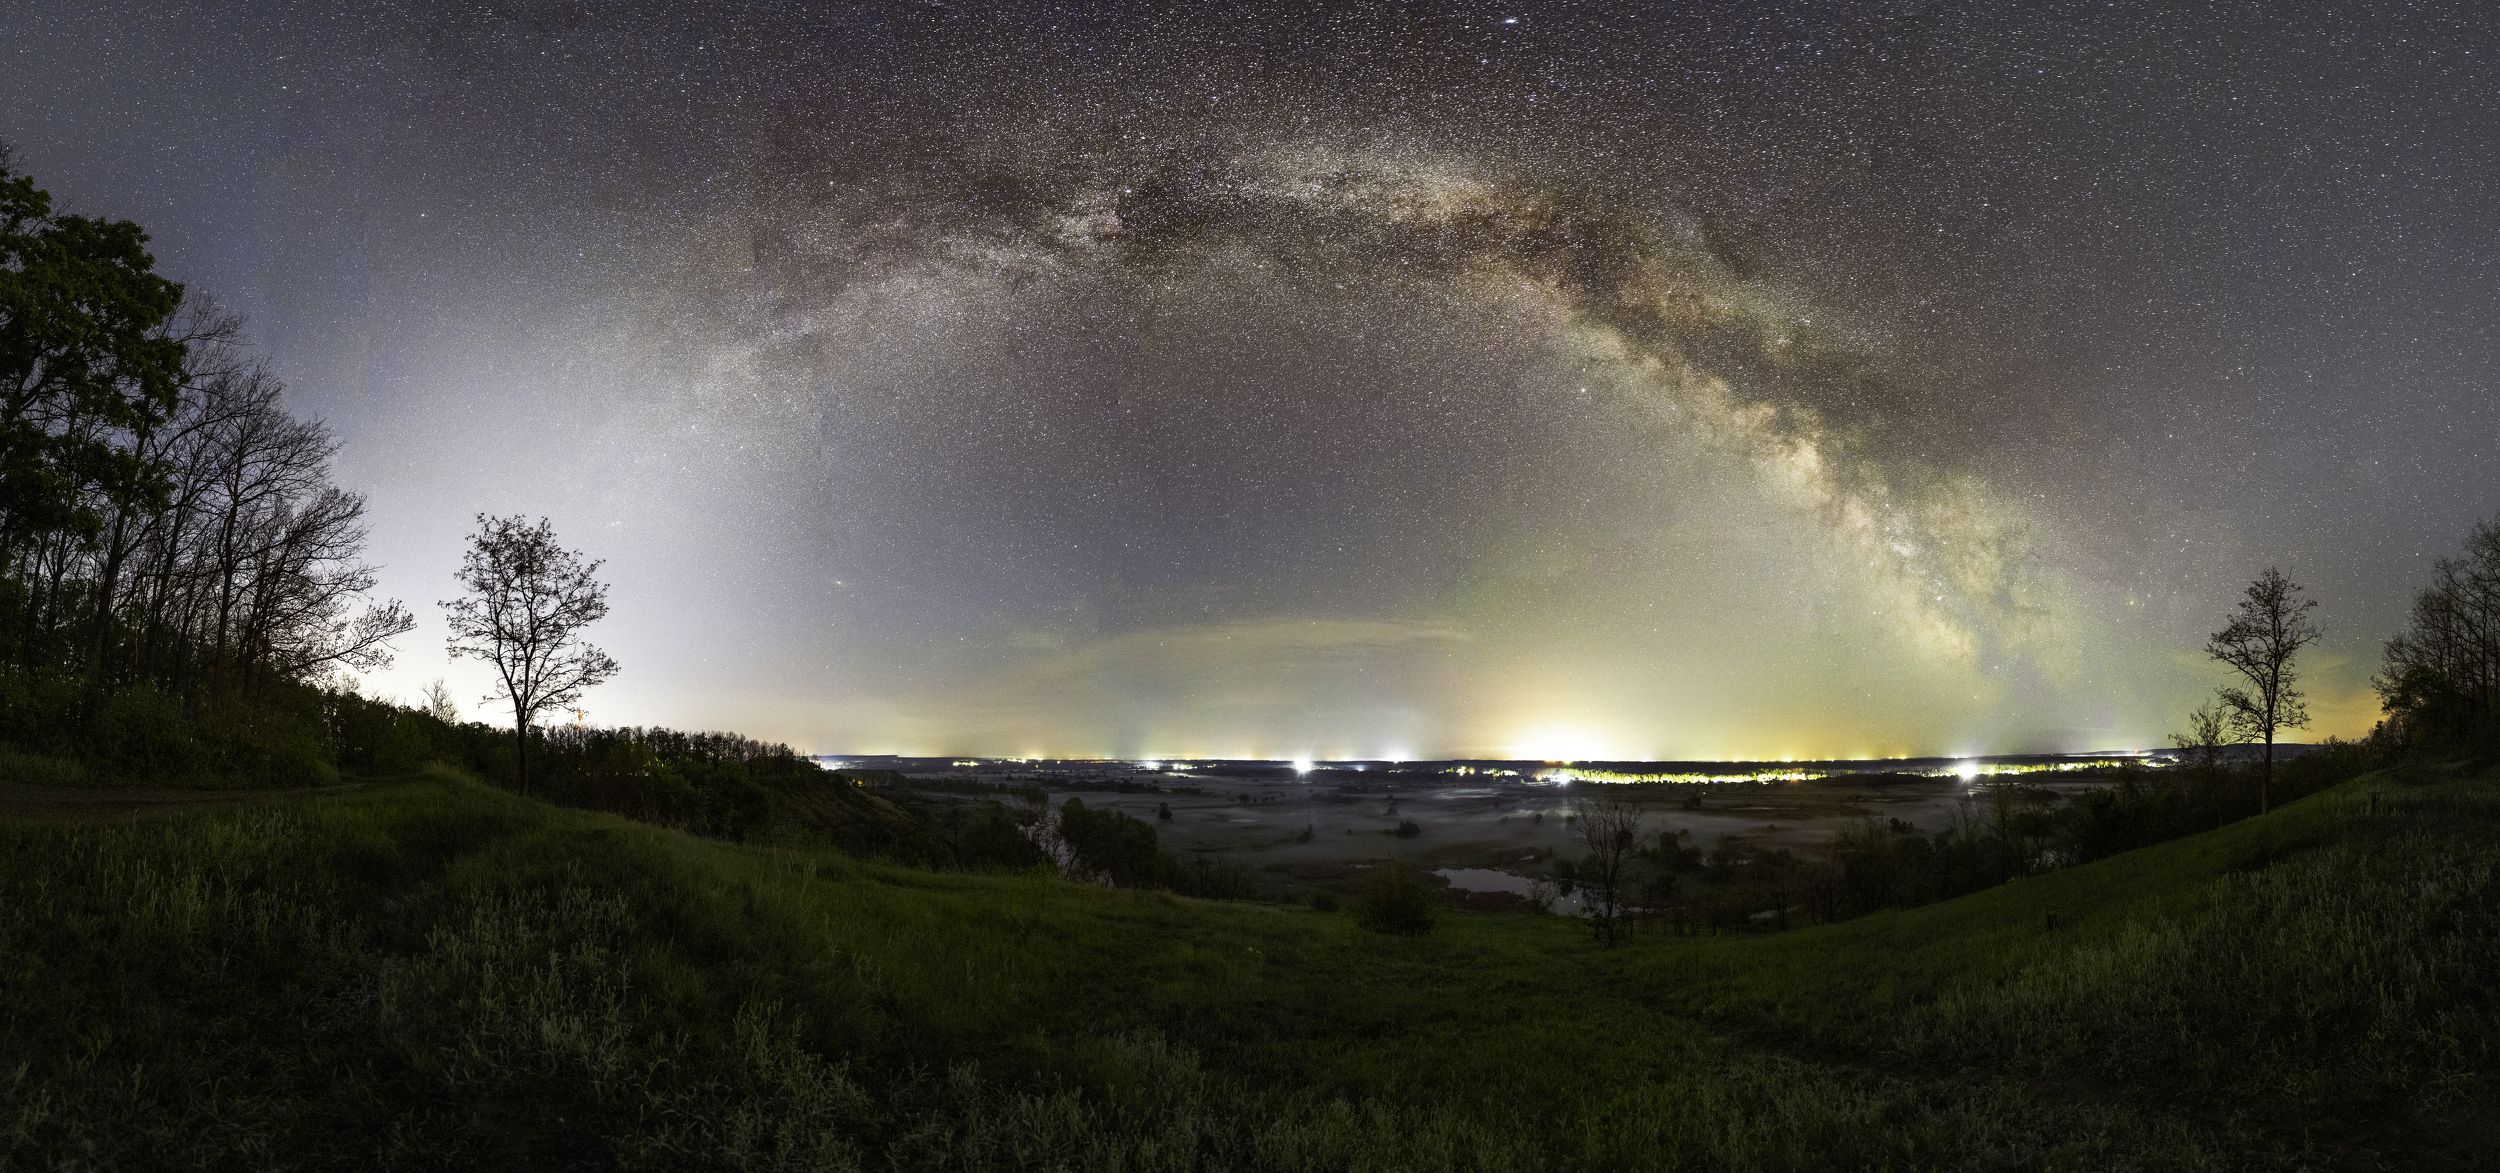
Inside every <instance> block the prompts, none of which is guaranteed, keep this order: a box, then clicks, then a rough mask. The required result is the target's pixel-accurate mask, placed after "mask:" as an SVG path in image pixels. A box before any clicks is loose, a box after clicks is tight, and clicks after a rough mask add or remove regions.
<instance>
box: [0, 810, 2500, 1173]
mask: <svg viewBox="0 0 2500 1173" xmlns="http://www.w3.org/2000/svg"><path fill="white" fill-rule="evenodd" d="M828 784H829V785H835V784H839V783H828ZM828 809H832V808H828ZM828 817H831V816H828ZM2496 976H2500V786H2495V785H2494V784H2493V783H2492V782H2491V781H2489V780H2482V781H2476V780H2465V779H2457V778H2446V777H2438V776H2435V775H2432V774H2429V773H2421V774H2415V775H2408V776H2388V775H2379V776H2372V777H2369V778H2365V779H2361V780H2358V781H2356V782H2353V783H2350V784H2347V785H2345V786H2342V787H2338V788H2336V789H2334V790H2332V791H2329V792H2326V793H2324V794H2320V795H2317V796H2315V797H2313V798H2310V799H2308V800H2305V801H2303V802H2300V803H2296V804H2292V805H2289V806H2287V807H2285V808H2283V809H2281V810H2278V811H2277V812H2275V813H2274V814H2273V815H2270V816H2267V817H2264V818H2261V819H2255V820H2250V821H2247V822H2244V823H2239V824H2235V825H2233V826H2230V827H2228V828H2225V829H2223V830H2220V831H2217V832H2213V833H2209V834H2206V835H2203V836H2199V837H2196V838H2192V839H2187V840H2181V841H2176V842H2173V843H2169V844H2165V845H2162V846H2159V847H2155V848H2150V849H2146V850H2142V851H2138V852H2134V853H2130V854H2127V855H2123V856H2120V857H2117V858H2113V859H2109V860H2106V861H2103V862H2100V863H2096V864H2092V865H2088V866H2084V867H2078V868H2073V869H2069V870H2066V871H2062V872H2058V873H2053V874H2050V875H2046V876H2041V877H2035V878H2031V879H2026V880H2021V881H2017V882H2015V883H2012V884H2009V885H2005V886H2003V887H2000V888H1996V889H1992V890H1990V891H1986V892H1983V893H1980V894H1978V895H1975V896H1971V897H1967V898H1964V899H1961V900H1956V901H1952V902H1948V903H1945V904H1940V905H1934V906H1930V907H1927V908H1921V909H1916V910H1911V911H1905V912H1894V913H1886V914H1881V915H1877V916H1873V917H1868V918H1864V919H1861V920H1857V921H1851V922H1846V923H1842V924H1836V925H1831V926H1826V927H1821V928H1814V929H1806V930H1799V931H1796V932H1791V933H1785V934H1776V935H1761V936H1742V937H1721V938H1675V937H1670V936H1663V935H1661V936H1647V937H1641V938H1636V939H1635V940H1634V941H1633V942H1632V943H1631V944H1629V945H1627V946H1626V947H1624V948H1622V949H1619V950H1614V951H1600V950H1598V949H1596V948H1595V947H1594V946H1593V945H1592V944H1591V943H1590V942H1589V941H1588V939H1587V935H1586V932H1585V930H1583V929H1581V928H1579V927H1578V926H1576V925H1574V924H1573V923H1571V922H1568V921H1565V920H1563V919H1561V918H1552V917H1538V916H1531V915H1508V914H1450V915H1445V916H1444V917H1443V918H1442V922H1441V927H1440V928H1439V930H1438V931H1436V932H1435V933H1433V934H1431V935H1429V936H1426V937H1421V938H1413V939H1408V938H1391V937H1383V936H1378V935H1374V934H1369V933H1365V932H1363V931H1361V930H1360V929H1359V928H1357V927H1356V926H1355V925H1354V923H1353V921H1352V918H1351V917H1350V916H1348V915H1347V914H1344V913H1325V912H1318V911H1312V910H1307V909H1301V908H1285V907H1278V906H1267V905H1254V904H1238V903H1210V902H1200V901H1193V900H1188V899H1184V898H1180V897H1175V896H1171V895H1168V894H1161V893H1136V892H1114V891H1106V890H1102V889H1097V888H1090V887H1084V886H1079V885H1074V884H1068V883H1064V882H1060V881H1056V880H1050V879H1042V878H1036V877H1027V876H980V875H966V874H960V873H940V872H930V871H924V870H917V869H911V868H902V867H893V866H885V865H873V864H866V863H861V862H858V861H856V860H853V859H851V858H849V857H845V856H842V855H839V854H834V853H828V852H818V851H807V850H795V849H792V850H775V849H765V848H754V847H740V846H733V845H729V844H724V843H719V842H714V841H710V840H705V839H700V838H695V837H691V836H687V835H682V834H677V833H674V832H669V831H663V830H659V829H655V828H652V827H648V826H645V825H641V824H636V823H632V822H628V821H625V820H622V819H618V818H613V817H609V816H605V815H596V814H588V813H583V812H578V811H568V810H562V809H557V808H554V807H550V806H545V805H541V804H536V803H531V802H525V801H522V800H519V799H516V798H513V797H511V796H509V795H506V794H503V793H500V792H496V791H492V790H489V789H487V788H485V787H482V786H479V785H477V784H475V783H473V782H470V781H467V780H465V779H464V778H462V777H459V776H456V775H453V774H450V773H447V772H435V773H429V774H426V775H422V776H417V777H412V778H408V779H403V780H399V781H395V782H390V783H387V784H381V785H374V786H369V787H366V788H363V789H359V790H355V791H352V792H336V793H321V792H316V793H314V794H310V795H296V796H288V797H285V798H278V799H272V800H269V801H266V802H258V803H252V804H246V805H228V806H220V807H215V808H207V809H201V810H197V811H194V812H189V813H182V814H175V815H164V816H157V817H151V818H147V819H143V820H138V821H127V820H125V821H117V822H110V823H94V822H89V823H75V822H71V823H64V822H62V821H61V820H59V819H57V818H54V819H50V820H48V821H44V822H40V823H38V822H18V823H14V824H12V825H7V826H0V1166H5V1167H11V1168H15V1167H29V1168H47V1167H58V1168H96V1169H104V1168H160V1167H163V1168H195V1167H196V1168H253V1169H262V1168H327V1167H341V1166H352V1167H357V1168H366V1167H384V1168H391V1167H400V1168H443V1167H447V1166H448V1167H478V1168H512V1169H524V1168H531V1169H535V1168H615V1167H625V1168H685V1167H704V1168H771V1169H818V1168H821V1169H852V1168H857V1169H892V1168H901V1169H974V1170H978V1169H1131V1170H1166V1169H1172V1170H1178V1169H1225V1168H1255V1169H1309V1170H1334V1169H1382V1170H1390V1169H1436V1170H1437V1169H1453V1170H1510V1169H1589V1170H1597V1169H1622V1168H1668V1169H1722V1168H1758V1169H1791V1168H1799V1169H1802V1168H1897V1169H1934V1168H1968V1169H2013V1168H2050V1169H2061V1168H2063V1169H2110V1168H2285V1167H2304V1166H2307V1167H2335V1168H2420V1167H2441V1166H2452V1167H2457V1168H2474V1167H2488V1166H2489V1164H2490V1163H2491V1162H2493V1161H2494V1160H2496V1159H2500V1135H2495V1132H2494V1124H2493V1121H2494V1118H2495V1116H2500V1100H2496V1099H2495V1089H2500V1083H2496V1082H2495V1080H2494V1078H2493V1076H2492V1074H2491V1072H2492V1066H2493V1060H2494V1055H2493V1050H2494V1047H2495V1039H2500V986H2496V985H2495V982H2494V978H2495V977H2496Z"/></svg>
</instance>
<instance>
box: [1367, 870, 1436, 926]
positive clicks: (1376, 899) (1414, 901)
mask: <svg viewBox="0 0 2500 1173" xmlns="http://www.w3.org/2000/svg"><path fill="white" fill-rule="evenodd" d="M1432 905H1433V894H1432V885H1430V884H1427V883H1425V882H1424V878H1423V877H1422V876H1421V875H1418V874H1417V873H1416V872H1415V870H1414V869H1412V868H1409V867H1407V866H1406V865H1405V864H1402V863H1399V862H1397V861H1396V860H1388V861H1385V862H1383V863H1381V864H1380V865H1379V866H1377V867H1374V868H1373V869H1372V871H1371V874H1370V875H1368V876H1365V877H1363V890H1362V892H1361V894H1360V895H1357V896H1356V897H1355V898H1354V919H1355V923H1357V924H1360V925H1362V926H1363V927H1364V928H1367V929H1370V930H1371V931H1373V932H1375V933H1389V934H1392V935H1395V936H1400V937H1420V936H1422V935H1424V934H1425V933H1429V932H1431V931H1432Z"/></svg>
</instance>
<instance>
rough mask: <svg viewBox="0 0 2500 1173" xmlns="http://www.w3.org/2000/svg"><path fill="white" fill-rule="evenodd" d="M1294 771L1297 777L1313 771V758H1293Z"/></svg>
mask: <svg viewBox="0 0 2500 1173" xmlns="http://www.w3.org/2000/svg"><path fill="white" fill-rule="evenodd" d="M1293 772H1294V775H1295V776H1296V777H1300V776H1302V775H1305V774H1308V773H1310V772H1311V759H1309V758H1295V759H1294V760H1293Z"/></svg>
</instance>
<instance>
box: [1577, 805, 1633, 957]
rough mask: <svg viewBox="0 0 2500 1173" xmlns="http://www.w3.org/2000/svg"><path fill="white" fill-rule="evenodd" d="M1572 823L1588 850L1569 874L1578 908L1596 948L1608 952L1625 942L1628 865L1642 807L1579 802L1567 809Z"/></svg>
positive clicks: (1629, 866) (1631, 856) (1629, 873)
mask: <svg viewBox="0 0 2500 1173" xmlns="http://www.w3.org/2000/svg"><path fill="white" fill-rule="evenodd" d="M1571 824H1572V831H1573V833H1574V834H1576V835H1578V836H1579V837H1580V843H1581V845H1582V846H1584V847H1586V848H1588V856H1587V858H1585V859H1583V860H1581V862H1580V866H1579V868H1578V869H1577V870H1576V871H1575V872H1574V873H1573V879H1574V880H1575V882H1576V883H1577V884H1578V886H1579V888H1580V891H1581V898H1580V907H1581V910H1582V912H1583V913H1584V914H1585V915H1586V916H1587V917H1588V918H1589V928H1590V929H1591V931H1593V932H1595V933H1596V934H1597V941H1598V943H1599V944H1601V945H1605V946H1608V947H1610V948H1611V947H1613V946H1614V944H1615V943H1616V942H1618V941H1620V940H1622V938H1623V926H1624V921H1623V911H1624V909H1623V899H1624V894H1625V892H1626V891H1627V890H1628V889H1629V887H1630V878H1631V870H1632V862H1633V860H1634V858H1635V857H1637V856H1638V855H1639V854H1640V846H1641V812H1640V808H1638V807H1635V806H1633V805H1632V804H1630V803H1628V802H1624V801H1623V800H1621V799H1618V798H1583V799H1579V800H1576V801H1574V802H1573V803H1572V804H1571Z"/></svg>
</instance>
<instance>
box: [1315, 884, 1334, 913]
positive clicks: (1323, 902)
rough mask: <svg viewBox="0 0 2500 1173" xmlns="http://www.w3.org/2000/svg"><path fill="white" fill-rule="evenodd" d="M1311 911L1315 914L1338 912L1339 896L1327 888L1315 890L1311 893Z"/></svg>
mask: <svg viewBox="0 0 2500 1173" xmlns="http://www.w3.org/2000/svg"><path fill="white" fill-rule="evenodd" d="M1311 909H1312V911H1314V912H1335V911H1337V894H1336V893H1334V892H1331V891H1329V890H1328V889H1326V888H1319V889H1314V890H1313V891H1312V892H1311Z"/></svg>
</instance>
